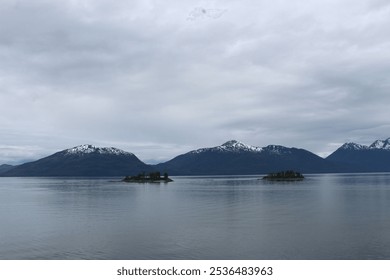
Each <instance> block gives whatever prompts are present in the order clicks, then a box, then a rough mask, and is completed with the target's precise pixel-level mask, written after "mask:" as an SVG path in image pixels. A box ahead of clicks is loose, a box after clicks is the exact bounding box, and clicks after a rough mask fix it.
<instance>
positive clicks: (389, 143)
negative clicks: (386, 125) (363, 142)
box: [369, 138, 390, 150]
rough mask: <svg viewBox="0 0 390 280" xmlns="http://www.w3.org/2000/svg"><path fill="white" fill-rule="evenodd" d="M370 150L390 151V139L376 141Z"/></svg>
mask: <svg viewBox="0 0 390 280" xmlns="http://www.w3.org/2000/svg"><path fill="white" fill-rule="evenodd" d="M369 148H370V149H384V150H390V138H387V139H386V140H376V141H375V142H374V143H372V144H371V145H370V147H369Z"/></svg>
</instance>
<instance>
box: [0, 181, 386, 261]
mask: <svg viewBox="0 0 390 280" xmlns="http://www.w3.org/2000/svg"><path fill="white" fill-rule="evenodd" d="M174 179H175V181H174V182H172V183H169V184H133V183H130V184H129V183H122V182H115V181H113V180H112V179H69V178H55V179H52V178H0V259H390V174H355V175H347V174H339V175H336V174H330V175H311V176H307V179H306V180H305V181H303V182H264V181H262V180H257V177H231V178H220V177H176V178H174Z"/></svg>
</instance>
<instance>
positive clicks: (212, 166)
mask: <svg viewBox="0 0 390 280" xmlns="http://www.w3.org/2000/svg"><path fill="white" fill-rule="evenodd" d="M283 170H296V171H298V172H301V173H337V172H390V138H388V139H386V140H376V141H375V142H373V143H372V144H371V145H370V146H365V145H360V144H356V143H345V144H344V145H342V146H341V147H340V148H338V149H337V150H336V151H335V152H334V153H332V154H331V155H329V156H328V157H327V158H326V159H324V158H321V157H319V156H317V155H315V154H313V153H311V152H309V151H307V150H304V149H299V148H287V147H284V146H280V145H268V146H266V147H256V146H250V145H246V144H243V143H241V142H239V141H236V140H231V141H228V142H226V143H224V144H222V145H220V146H216V147H211V148H202V149H197V150H193V151H190V152H188V153H185V154H182V155H179V156H176V157H175V158H173V159H171V160H169V161H167V162H164V163H160V164H157V165H148V164H145V163H144V162H142V161H141V160H140V159H138V158H137V157H136V156H135V155H134V154H132V153H129V152H125V151H123V150H120V149H117V148H112V147H111V148H99V147H95V146H92V145H81V146H77V147H74V148H71V149H67V150H63V151H60V152H57V153H55V154H52V155H50V156H47V157H44V158H42V159H39V160H36V161H33V162H28V163H24V164H21V165H18V166H11V165H1V166H0V176H21V177H23V176H43V177H45V176H47V177H50V176H86V177H87V176H94V177H95V176H107V177H108V176H126V175H135V174H139V173H142V172H153V171H159V172H162V173H164V172H167V173H168V174H169V175H251V174H266V173H270V172H278V171H283Z"/></svg>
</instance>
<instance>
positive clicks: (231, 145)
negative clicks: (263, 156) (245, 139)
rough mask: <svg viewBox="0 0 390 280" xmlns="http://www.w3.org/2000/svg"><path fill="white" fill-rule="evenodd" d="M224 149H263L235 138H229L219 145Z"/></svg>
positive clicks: (254, 150)
mask: <svg viewBox="0 0 390 280" xmlns="http://www.w3.org/2000/svg"><path fill="white" fill-rule="evenodd" d="M219 147H220V148H222V149H225V150H226V151H251V152H261V151H262V150H263V149H262V148H259V147H255V146H250V145H246V144H244V143H242V142H239V141H237V140H230V141H227V142H226V143H224V144H222V145H221V146H219Z"/></svg>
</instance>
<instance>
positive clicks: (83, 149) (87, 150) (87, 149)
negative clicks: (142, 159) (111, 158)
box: [64, 144, 133, 155]
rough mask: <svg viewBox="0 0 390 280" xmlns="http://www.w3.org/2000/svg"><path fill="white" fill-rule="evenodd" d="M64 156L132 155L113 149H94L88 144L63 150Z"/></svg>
mask: <svg viewBox="0 0 390 280" xmlns="http://www.w3.org/2000/svg"><path fill="white" fill-rule="evenodd" d="M64 152H65V154H67V155H82V154H91V153H98V154H106V155H133V154H132V153H129V152H125V151H123V150H120V149H117V148H114V147H104V148H100V147H95V146H93V145H90V144H85V145H80V146H76V147H73V148H70V149H67V150H64Z"/></svg>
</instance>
